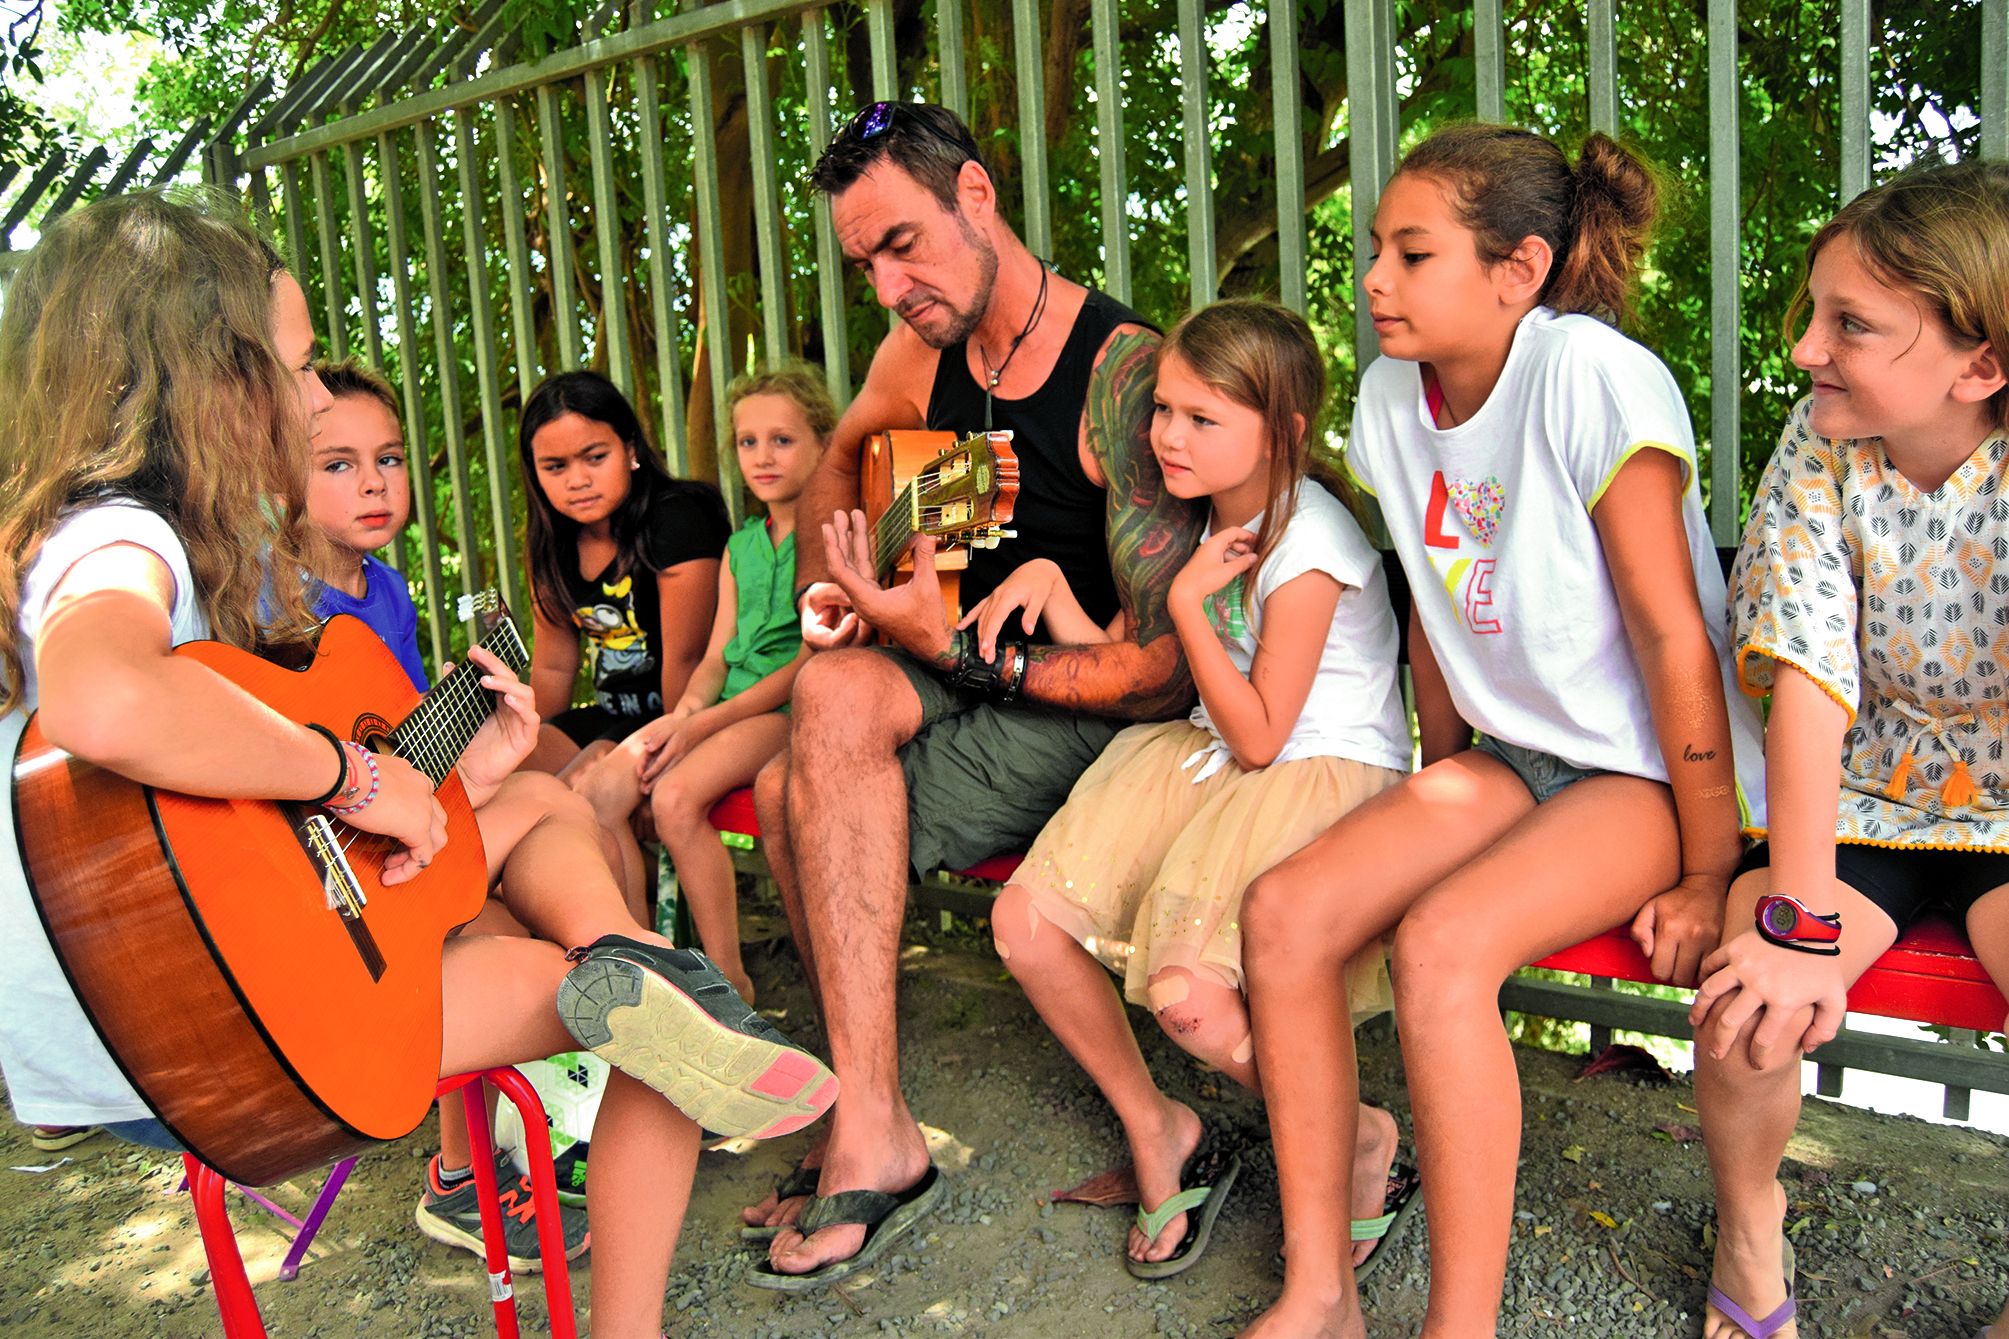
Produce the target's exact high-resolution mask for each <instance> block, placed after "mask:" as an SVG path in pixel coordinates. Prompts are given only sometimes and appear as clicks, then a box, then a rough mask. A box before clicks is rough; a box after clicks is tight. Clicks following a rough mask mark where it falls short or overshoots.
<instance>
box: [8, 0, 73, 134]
mask: <svg viewBox="0 0 2009 1339" xmlns="http://www.w3.org/2000/svg"><path fill="white" fill-rule="evenodd" d="M43 5H44V0H0V173H4V172H6V171H8V170H9V169H19V170H25V169H28V168H32V167H33V166H35V165H37V164H39V163H40V162H41V161H42V160H43V159H44V158H45V157H47V156H48V154H49V152H50V151H51V150H52V149H54V148H56V147H57V146H58V145H59V144H60V143H62V135H61V131H60V129H59V128H58V127H57V126H56V125H55V124H54V123H53V122H52V121H50V119H49V118H48V117H47V116H46V115H44V114H43V113H42V111H41V110H40V109H39V108H38V107H36V106H35V104H34V102H33V101H32V100H31V99H32V93H31V95H30V97H29V98H24V97H22V96H21V94H20V92H19V91H18V90H19V88H20V87H21V85H22V81H23V80H26V81H27V82H28V83H31V84H40V83H41V82H42V81H43V78H44V76H43V73H42V61H43V59H44V52H43V50H42V45H41V42H42V27H43V24H44V22H45V20H46V19H47V17H48V16H47V13H46V11H45V9H44V7H43Z"/></svg>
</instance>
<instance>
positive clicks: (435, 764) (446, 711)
mask: <svg viewBox="0 0 2009 1339" xmlns="http://www.w3.org/2000/svg"><path fill="white" fill-rule="evenodd" d="M476 645H477V646H480V647H482V648H483V649H485V650H487V651H489V652H492V653H493V654H494V655H495V657H496V658H497V659H498V660H500V661H501V662H502V663H503V664H505V665H507V666H508V667H509V668H510V670H511V671H513V672H514V673H517V674H521V673H523V671H524V670H525V669H527V668H529V665H530V655H529V653H528V652H527V651H525V650H524V649H523V639H522V638H520V637H518V636H517V635H516V627H515V625H514V624H512V623H511V622H510V621H509V620H508V619H506V618H505V619H503V620H502V621H500V622H499V623H497V624H496V625H495V626H494V627H493V628H490V629H489V630H488V631H487V632H486V633H484V634H483V635H482V638H481V640H480V641H479V642H477V643H476ZM481 675H482V670H481V667H480V666H479V665H476V664H473V663H472V662H469V661H463V662H462V663H461V664H459V665H456V666H454V667H453V669H452V670H451V671H450V672H449V673H448V674H447V676H446V677H445V678H443V679H441V680H440V681H439V682H438V683H436V684H434V685H433V687H432V691H431V692H429V693H427V694H426V695H425V696H424V697H423V698H421V699H419V704H418V705H417V706H416V707H413V708H412V712H411V715H409V716H407V717H405V718H404V720H403V721H401V722H399V724H398V726H397V728H396V729H395V730H392V731H391V751H392V752H393V753H395V754H397V755H398V757H400V758H403V759H404V760H405V761H406V762H408V763H410V764H411V765H412V766H414V767H416V768H418V769H419V770H420V771H421V772H424V773H425V774H426V776H427V777H429V778H431V780H432V783H433V786H434V787H435V788H437V787H438V786H439V785H440V783H441V782H443V781H445V780H446V779H447V776H448V775H449V774H450V773H451V772H452V771H453V769H454V767H455V765H456V764H458V763H459V762H460V755H461V754H462V753H463V752H465V751H466V749H467V745H468V741H470V740H472V739H473V738H474V732H475V731H477V730H479V729H481V726H482V722H484V721H486V720H487V719H488V715H489V712H490V711H491V710H493V708H494V704H493V702H492V701H491V700H490V699H491V697H492V696H493V695H492V694H491V693H490V692H489V691H488V690H487V689H485V688H483V687H482V686H481Z"/></svg>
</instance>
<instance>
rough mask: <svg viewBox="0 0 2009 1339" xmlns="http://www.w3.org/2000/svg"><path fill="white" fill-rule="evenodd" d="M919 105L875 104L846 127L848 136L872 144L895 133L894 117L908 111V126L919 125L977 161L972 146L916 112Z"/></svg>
mask: <svg viewBox="0 0 2009 1339" xmlns="http://www.w3.org/2000/svg"><path fill="white" fill-rule="evenodd" d="M917 105H918V104H915V103H907V102H875V103H873V104H871V105H870V106H869V107H866V108H865V109H864V110H862V111H860V112H859V113H858V114H857V115H856V116H854V117H852V118H851V123H850V124H849V125H847V126H845V127H844V133H845V134H846V135H848V136H850V137H852V138H853V139H856V140H858V141H860V142H861V143H869V142H870V141H872V140H875V139H877V138H879V136H881V135H883V134H885V133H886V132H887V131H889V130H891V129H892V128H893V121H894V118H895V117H896V116H897V115H898V114H899V113H900V112H901V111H902V110H903V109H904V110H905V111H906V112H907V116H906V121H907V124H909V125H913V126H918V127H920V129H921V130H922V131H923V132H924V133H926V134H929V135H933V136H934V137H935V139H936V140H938V141H939V142H941V143H943V144H945V145H947V146H948V147H949V148H951V149H954V150H955V151H956V153H957V155H958V156H959V157H961V158H963V159H964V160H965V161H969V160H973V159H974V158H975V156H976V155H974V154H973V153H971V152H970V146H969V145H967V144H965V143H963V142H962V141H961V140H958V139H955V138H954V137H952V136H950V135H948V134H946V133H944V132H943V131H942V130H940V129H938V128H937V127H936V126H935V124H934V123H933V122H932V121H931V120H929V119H928V118H927V117H925V116H922V115H920V114H919V113H918V112H917V111H915V107H916V106H917Z"/></svg>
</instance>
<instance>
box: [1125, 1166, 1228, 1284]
mask: <svg viewBox="0 0 2009 1339" xmlns="http://www.w3.org/2000/svg"><path fill="white" fill-rule="evenodd" d="M1241 1173H1242V1155H1241V1154H1240V1153H1237V1152H1235V1151H1233V1150H1232V1149H1226V1150H1224V1149H1222V1148H1220V1147H1219V1146H1218V1145H1216V1144H1215V1142H1214V1139H1213V1136H1212V1133H1211V1132H1208V1133H1205V1134H1202V1135H1201V1136H1200V1143H1199V1146H1198V1147H1197V1148H1195V1149H1194V1150H1193V1156H1192V1157H1190V1158H1188V1159H1186V1165H1185V1167H1184V1168H1183V1169H1181V1171H1180V1173H1179V1190H1178V1193H1176V1194H1174V1195H1171V1196H1170V1197H1168V1198H1167V1199H1166V1200H1165V1202H1164V1203H1163V1204H1160V1205H1159V1206H1158V1207H1157V1208H1155V1209H1146V1208H1145V1207H1144V1206H1143V1205H1141V1204H1140V1205H1138V1206H1137V1230H1138V1231H1140V1232H1142V1233H1143V1234H1144V1235H1145V1237H1147V1238H1148V1239H1150V1240H1153V1241H1156V1240H1157V1239H1158V1234H1159V1233H1160V1232H1163V1231H1164V1230H1165V1224H1167V1223H1169V1222H1171V1221H1172V1220H1173V1219H1174V1218H1176V1217H1178V1216H1179V1215H1180V1214H1182V1213H1183V1214H1185V1215H1186V1235H1185V1236H1183V1237H1181V1238H1179V1246H1178V1249H1176V1250H1174V1251H1173V1252H1172V1254H1170V1255H1168V1256H1166V1257H1165V1258H1164V1259H1163V1260H1134V1259H1132V1258H1131V1256H1130V1251H1129V1249H1128V1247H1127V1245H1126V1247H1125V1249H1124V1252H1123V1267H1124V1268H1125V1269H1127V1270H1129V1271H1130V1276H1131V1277H1132V1278H1139V1279H1169V1278H1171V1277H1172V1276H1173V1275H1174V1274H1179V1273H1183V1272H1184V1271H1186V1270H1188V1269H1191V1268H1192V1267H1193V1266H1194V1265H1196V1264H1198V1263H1199V1262H1200V1257H1201V1256H1202V1255H1205V1254H1206V1253H1207V1242H1208V1240H1209V1239H1210V1238H1211V1237H1212V1236H1213V1234H1214V1220H1215V1219H1216V1218H1219V1217H1220V1216H1221V1210H1222V1209H1223V1208H1224V1207H1226V1205H1227V1202H1228V1194H1229V1192H1230V1191H1232V1190H1233V1189H1234V1188H1235V1178H1236V1177H1238V1176H1240V1175H1241Z"/></svg>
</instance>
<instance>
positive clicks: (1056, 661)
mask: <svg viewBox="0 0 2009 1339" xmlns="http://www.w3.org/2000/svg"><path fill="white" fill-rule="evenodd" d="M1157 354H1158V337H1157V336H1156V335H1152V334H1145V333H1135V334H1123V335H1119V336H1117V337H1116V338H1115V339H1113V340H1111V341H1110V343H1109V347H1108V350H1107V352H1106V353H1105V355H1104V357H1103V360H1102V364H1101V366H1100V367H1098V368H1097V369H1096V373H1095V376H1094V378H1093V380H1092V381H1091V382H1090V384H1089V391H1088V402H1087V404H1086V405H1085V406H1084V407H1083V409H1082V421H1083V425H1084V428H1085V431H1086V434H1087V438H1088V443H1089V448H1090V449H1091V450H1092V451H1094V452H1095V454H1096V458H1097V459H1098V460H1099V461H1100V462H1101V464H1102V473H1103V477H1104V478H1105V479H1107V480H1108V481H1109V511H1108V534H1109V566H1110V571H1111V573H1112V575H1113V576H1114V577H1115V580H1116V592H1117V596H1118V597H1119V599H1120V600H1121V601H1122V605H1123V609H1124V611H1125V613H1127V614H1128V615H1129V620H1128V621H1129V625H1130V630H1131V638H1132V640H1131V641H1130V642H1124V643H1117V644H1113V645H1105V646H1088V647H1044V646H1043V647H1036V648H1034V650H1033V653H1032V658H1031V661H1030V663H1029V664H1028V666H1027V673H1026V695H1027V696H1028V697H1031V698H1033V699H1035V700H1037V701H1040V702H1045V703H1050V704H1052V705H1054V706H1064V707H1071V708H1074V709H1075V710H1079V711H1090V712H1096V713H1099V714H1102V715H1110V716H1121V717H1126V718H1130V719H1135V720H1153V719H1162V718H1164V717H1167V716H1171V715H1174V714H1176V713H1178V712H1180V711H1184V710H1185V709H1187V708H1188V707H1189V706H1191V704H1192V700H1193V683H1192V676H1191V675H1190V674H1189V673H1188V672H1187V669H1186V658H1185V656H1184V655H1183V654H1181V652H1180V650H1179V639H1178V635H1177V633H1175V632H1174V631H1173V627H1172V614H1171V611H1170V609H1169V608H1168V607H1167V603H1166V597H1167V595H1168V594H1169V593H1170V591H1171V589H1172V578H1173V577H1174V576H1176V575H1178V572H1179V569H1180V568H1181V567H1183V566H1184V565H1185V563H1186V559H1187V558H1189V557H1191V556H1192V553H1193V549H1194V548H1195V547H1196V546H1197V545H1198V544H1199V542H1200V532H1201V530H1202V529H1203V528H1204V526H1205V522H1206V508H1205V507H1204V506H1203V505H1200V504H1196V503H1192V502H1187V501H1185V500H1183V499H1180V498H1176V497H1173V496H1172V495H1171V494H1170V493H1168V492H1166V491H1165V482H1164V479H1163V477H1162V476H1161V475H1160V474H1159V472H1158V461H1157V458H1156V457H1155V456H1153V455H1152V454H1151V403H1152V401H1151V397H1152V392H1153V390H1154V389H1155V388H1156V386H1157V368H1156V360H1157Z"/></svg>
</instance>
